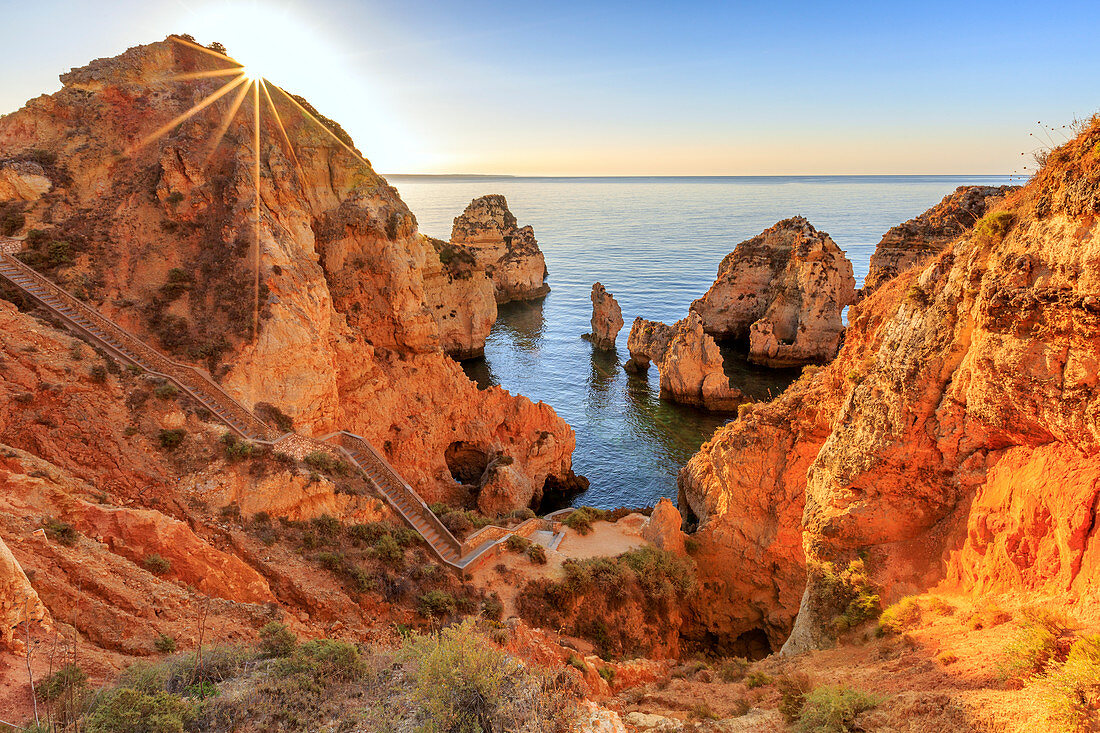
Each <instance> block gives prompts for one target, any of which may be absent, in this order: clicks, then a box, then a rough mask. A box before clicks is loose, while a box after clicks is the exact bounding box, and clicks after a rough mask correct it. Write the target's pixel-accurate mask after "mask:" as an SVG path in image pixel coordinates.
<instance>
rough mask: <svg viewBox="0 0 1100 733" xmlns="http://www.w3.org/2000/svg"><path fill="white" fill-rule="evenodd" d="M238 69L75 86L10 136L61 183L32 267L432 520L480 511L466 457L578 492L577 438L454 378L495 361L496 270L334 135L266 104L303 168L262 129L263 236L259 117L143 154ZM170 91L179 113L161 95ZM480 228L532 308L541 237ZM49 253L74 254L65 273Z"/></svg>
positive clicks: (127, 76)
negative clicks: (56, 247)
mask: <svg viewBox="0 0 1100 733" xmlns="http://www.w3.org/2000/svg"><path fill="white" fill-rule="evenodd" d="M224 65H225V64H224V63H222V62H219V60H218V59H217V58H215V57H213V56H211V55H209V54H206V53H203V52H201V51H197V50H195V49H193V48H191V47H190V46H187V45H186V44H182V43H177V42H173V41H165V42H162V43H156V44H151V45H148V46H140V47H137V48H134V49H131V50H129V51H127V52H126V53H124V54H122V55H121V56H119V57H117V58H113V59H101V60H98V61H96V62H93V63H92V64H90V65H88V66H86V67H84V68H80V69H74V70H73V71H71V72H69V73H67V74H65V75H64V76H63V79H62V81H63V83H64V85H65V86H64V88H63V89H62V90H61V91H59V92H57V93H56V94H53V95H49V96H42V97H39V98H37V99H35V100H33V101H31V102H30V103H28V105H27V106H25V107H24V108H23V109H21V110H19V111H17V112H14V113H12V114H10V115H7V116H5V117H3V118H2V119H0V159H5V160H7V159H11V160H29V159H30V157H31V156H32V155H34V156H39V157H42V156H45V158H43V159H47V158H48V159H50V160H54V161H55V162H54V163H52V164H51V165H50V166H47V167H48V168H49V169H50V170H52V169H54V168H56V169H58V170H64V171H66V177H65V178H64V179H62V178H56V179H54V184H55V188H54V189H53V190H52V191H51V193H50V195H49V196H44V197H42V198H40V199H38V200H36V201H34V202H32V203H28V204H27V205H26V206H25V210H24V212H23V215H24V216H25V217H26V222H27V228H28V229H38V230H41V231H42V232H43V235H41V237H40V238H41V239H42V241H41V242H40V245H41V247H40V251H37V250H35V251H28V252H27V253H25V256H26V257H28V258H31V259H34V261H35V265H36V266H38V267H39V268H40V269H42V270H43V271H44V272H46V273H47V274H49V275H50V276H52V277H54V278H55V279H57V280H58V281H59V282H62V283H64V284H65V285H66V286H67V287H69V288H70V289H72V290H73V291H75V292H78V293H80V294H81V295H82V296H83V297H86V298H87V300H88V302H89V303H90V304H92V305H93V306H95V307H96V308H98V309H99V310H100V311H102V312H104V313H105V314H106V315H108V316H110V317H112V318H114V319H115V320H116V321H118V322H119V323H120V324H121V325H122V326H123V327H125V328H127V329H129V330H131V331H133V332H135V333H137V334H139V335H141V336H143V337H145V338H147V339H148V340H150V341H151V343H153V344H154V345H156V346H159V347H160V348H162V349H164V350H165V351H168V352H169V353H171V354H172V355H173V356H174V357H175V358H176V359H178V360H183V361H189V362H196V363H198V364H199V365H200V366H204V367H206V368H207V369H208V370H209V371H210V372H211V373H212V374H213V375H214V377H215V378H216V379H217V380H219V381H220V382H221V383H222V384H223V386H225V387H226V388H227V389H228V390H229V391H230V392H231V393H233V394H234V396H235V397H237V398H238V399H240V400H241V401H243V402H245V403H246V404H256V403H259V402H267V403H270V404H272V405H275V406H277V407H278V408H279V409H280V410H282V411H283V412H284V413H286V414H287V415H288V416H290V417H291V418H293V420H294V424H295V426H296V428H297V429H299V430H302V431H304V432H312V433H314V434H324V433H327V432H331V431H333V430H336V429H346V430H350V431H352V432H355V433H358V434H360V435H362V436H363V437H365V438H367V439H368V440H370V441H371V442H372V443H373V444H374V445H375V446H376V447H377V448H378V449H379V450H380V451H382V452H383V453H385V455H386V457H387V458H388V459H389V461H390V462H391V463H393V464H394V466H395V467H396V468H397V469H398V471H400V472H401V473H402V475H403V476H404V477H405V478H406V479H407V480H408V481H409V482H410V484H411V485H412V486H413V487H414V488H415V489H416V490H417V491H418V492H420V493H421V495H422V496H423V497H425V499H427V500H428V501H436V500H460V499H461V500H465V499H466V498H467V497H466V494H465V490H464V489H463V488H462V487H461V486H460V485H459V484H458V483H457V482H456V481H454V480H453V478H452V477H451V475H450V473H449V472H448V470H447V466H446V463H445V460H444V453H445V451H446V449H447V446H449V445H450V444H451V443H452V442H454V441H456V440H466V441H469V442H471V443H479V444H484V445H485V446H486V447H487V448H491V449H494V450H496V449H499V450H501V451H503V452H505V453H506V454H507V455H509V456H510V457H511V458H512V459H513V460H514V461H515V463H514V464H513V470H514V471H516V472H518V473H519V474H520V475H521V476H522V478H523V481H524V482H525V484H526V485H529V486H530V487H531V489H530V490H531V493H532V495H537V494H538V493H539V492H540V491H541V487H542V485H543V484H544V483H545V481H546V480H547V478H549V477H551V476H557V477H559V478H565V477H567V476H569V475H570V468H571V453H572V450H573V445H574V441H575V437H574V434H573V431H572V430H571V429H570V428H569V426H568V425H566V424H565V423H564V421H562V420H561V419H560V418H559V417H558V416H557V415H556V414H555V413H554V411H553V410H552V409H550V408H549V407H548V406H546V405H536V404H533V403H531V402H530V401H529V400H527V399H525V398H523V397H520V396H513V395H510V394H508V393H507V392H505V391H503V390H501V389H499V388H493V389H489V390H484V391H479V390H478V389H477V387H476V385H474V384H473V383H472V382H471V381H470V380H469V379H468V378H467V377H466V376H465V374H463V372H462V369H461V368H460V367H459V365H457V364H455V363H454V362H453V360H451V359H449V358H447V356H446V353H451V354H454V355H456V356H459V357H462V356H469V355H473V354H476V353H479V351H480V349H481V348H482V347H483V344H484V336H485V335H486V334H487V332H488V328H489V327H490V325H491V322H492V320H493V317H494V315H493V314H494V311H495V305H494V303H493V301H495V300H496V297H495V296H491V295H490V285H489V283H488V281H487V279H486V277H485V275H484V271H485V270H486V268H485V267H481V266H477V267H474V266H469V263H468V262H466V260H467V259H473V255H472V254H469V253H467V254H466V255H463V254H462V252H463V251H464V249H463V248H462V247H461V246H459V245H443V244H442V243H440V244H439V246H437V244H436V243H434V242H433V241H431V240H429V239H428V238H427V237H425V236H424V235H422V234H421V233H420V232H419V231H418V230H417V226H416V220H415V218H414V217H413V215H412V213H411V212H410V211H409V210H408V208H407V207H406V206H405V204H404V202H402V201H401V199H400V197H399V196H398V194H397V191H396V190H394V189H393V188H392V187H391V186H389V185H388V184H387V182H386V181H385V180H384V179H382V178H381V177H380V176H378V175H377V174H376V173H375V172H374V171H373V170H372V169H371V168H370V166H369V164H368V163H367V162H365V161H364V160H363V159H362V158H360V157H359V156H358V154H357V153H356V152H354V148H353V145H352V144H351V143H350V142H349V141H350V138H347V135H346V133H344V132H343V131H342V130H340V129H339V127H338V126H336V125H335V123H332V122H331V121H323V122H318V121H317V120H315V119H311V118H309V117H307V116H306V115H305V114H303V113H302V112H300V111H299V110H298V108H297V107H296V106H295V105H294V104H293V103H292V102H291V100H290V98H289V97H287V96H286V95H285V94H283V93H282V92H281V91H278V90H275V91H274V92H273V101H274V103H275V106H276V107H277V109H278V112H279V116H280V118H281V120H282V123H283V126H284V127H285V130H286V135H287V139H289V142H290V143H291V144H292V145H293V146H294V155H292V154H291V150H290V149H289V148H288V147H287V144H286V140H284V138H283V133H282V131H281V130H280V129H279V127H278V124H277V122H276V121H275V116H274V115H267V116H266V118H264V121H263V123H262V128H261V145H260V149H259V157H260V160H259V168H260V178H259V195H260V218H259V226H258V228H257V226H256V221H255V207H254V202H255V191H256V181H255V180H254V176H255V167H256V162H257V161H256V159H255V156H254V154H253V148H252V146H250V145H240V144H233V143H232V142H231V141H232V140H246V139H251V135H252V128H251V125H252V121H251V118H250V117H249V116H248V115H243V114H241V115H238V116H237V117H236V118H234V119H233V120H231V121H230V123H229V127H228V130H227V132H226V134H225V135H226V136H225V138H224V139H223V140H222V143H221V144H220V145H218V146H217V147H214V145H213V142H214V137H215V136H216V135H217V134H219V133H220V132H221V131H220V129H219V128H220V126H221V125H222V122H223V119H224V115H223V114H222V111H219V110H218V108H217V107H211V108H207V109H206V110H204V111H203V112H201V113H199V114H196V115H194V116H192V117H190V118H189V119H187V120H186V121H184V122H183V123H181V124H180V125H179V126H178V127H172V128H170V129H169V131H168V132H166V133H165V134H164V135H162V136H161V137H158V138H154V139H152V140H149V141H147V142H145V143H144V144H141V143H142V142H143V140H144V139H145V138H146V136H148V135H149V134H150V133H151V132H153V131H154V130H156V129H157V128H158V127H160V126H162V125H164V124H165V123H167V122H169V121H171V120H172V119H174V118H176V117H177V116H179V115H181V114H182V113H184V112H185V111H187V110H189V109H191V108H192V106H193V105H195V104H197V103H199V102H201V101H202V100H203V99H206V98H207V97H209V96H210V95H211V94H212V93H215V92H216V91H217V90H218V88H219V87H220V85H221V84H223V83H225V81H226V79H225V78H224V77H214V78H209V79H192V80H189V81H186V82H183V81H173V82H166V81H165V79H167V78H169V77H171V76H173V75H176V74H199V73H202V72H204V71H209V70H214V69H217V68H219V66H224ZM163 84H170V85H171V89H172V93H171V94H156V95H153V93H152V92H151V90H152V89H159V88H160V87H159V86H158V85H163ZM74 120H81V121H84V122H81V124H80V125H77V126H74V123H73V122H72V121H74ZM120 150H125V151H127V152H128V155H127V156H121V157H120V156H119V154H118V151H120ZM211 150H213V152H212V153H210V151H211ZM35 151H40V152H35ZM500 205H501V206H503V199H500ZM480 207H481V208H479V205H472V209H471V214H472V215H473V216H472V219H471V221H470V222H469V226H468V227H467V228H465V229H464V228H463V227H458V231H460V232H465V234H464V235H462V236H466V237H467V238H469V239H471V240H476V242H477V243H476V245H475V244H471V246H470V251H471V252H473V251H475V250H476V251H477V252H478V256H479V257H480V256H481V254H482V253H485V254H488V253H489V251H490V250H491V251H492V252H493V253H495V254H494V255H493V256H494V257H495V258H496V259H494V277H498V276H499V277H501V278H503V279H502V280H501V282H502V283H505V284H508V283H511V285H509V286H508V287H509V288H510V289H511V290H509V292H511V291H516V292H518V291H519V290H523V289H524V288H526V285H524V283H526V282H527V281H526V280H524V278H523V277H520V274H522V273H526V272H527V271H528V270H530V272H531V273H534V272H535V271H536V270H537V277H536V275H535V274H531V275H530V279H531V280H532V282H531V283H530V287H529V288H527V289H526V290H524V292H534V291H536V290H538V289H539V288H541V287H542V278H543V276H544V274H545V268H544V266H543V264H542V262H543V260H542V256H541V254H540V253H538V252H537V246H536V245H535V243H534V238H533V236H531V233H530V230H529V229H527V228H524V229H518V228H516V227H515V224H514V218H513V217H511V216H510V215H507V214H505V213H504V211H506V210H498V208H497V207H496V203H495V202H492V201H482V203H481V204H480ZM477 212H480V214H483V215H484V216H483V217H482V218H479V216H480V215H479V214H478V213H477ZM494 217H495V218H494ZM493 232H496V234H493ZM494 237H495V239H494ZM54 241H58V242H66V243H67V244H68V248H67V250H66V251H65V252H64V253H63V254H64V256H61V257H56V256H55V257H54V258H53V259H52V260H51V259H50V256H49V247H50V245H51V243H52V242H54ZM257 241H258V246H259V271H258V274H259V281H260V282H259V306H260V307H259V312H258V314H254V312H253V307H252V305H253V298H252V293H253V289H254V285H255V281H254V278H255V276H256V273H255V272H254V269H253V264H254V262H255V261H256V257H255V252H256V250H255V248H256V246H257ZM493 242H496V244H493ZM524 277H526V275H524ZM534 280H537V282H533V281H534ZM255 315H258V319H257V320H258V332H257V333H256V334H254V333H253V324H254V316H255Z"/></svg>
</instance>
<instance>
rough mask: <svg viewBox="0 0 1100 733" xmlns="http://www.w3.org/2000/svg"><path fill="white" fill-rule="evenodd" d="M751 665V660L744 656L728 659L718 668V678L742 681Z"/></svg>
mask: <svg viewBox="0 0 1100 733" xmlns="http://www.w3.org/2000/svg"><path fill="white" fill-rule="evenodd" d="M750 666H751V665H750V664H749V660H747V659H744V658H743V657H733V658H732V659H727V660H726V661H724V662H722V666H720V667H719V668H718V678H719V679H720V680H722V681H723V682H740V681H741V680H743V679H744V678H745V673H746V672H747V671H748V669H749V667H750Z"/></svg>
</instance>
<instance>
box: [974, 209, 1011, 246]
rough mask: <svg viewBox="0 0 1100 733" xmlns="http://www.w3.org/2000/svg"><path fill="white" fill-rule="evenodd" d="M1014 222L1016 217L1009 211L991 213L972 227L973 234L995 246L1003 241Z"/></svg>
mask: <svg viewBox="0 0 1100 733" xmlns="http://www.w3.org/2000/svg"><path fill="white" fill-rule="evenodd" d="M1015 221H1016V216H1015V214H1013V213H1012V212H1011V211H991V212H990V213H988V214H986V215H985V216H983V217H982V218H981V219H979V220H978V223H977V224H975V225H974V234H975V236H977V237H980V238H983V239H986V240H990V241H992V242H993V243H994V244H996V243H999V242H1000V241H1001V240H1002V239H1004V237H1005V235H1006V234H1008V230H1009V229H1011V228H1012V225H1013V224H1014V223H1015Z"/></svg>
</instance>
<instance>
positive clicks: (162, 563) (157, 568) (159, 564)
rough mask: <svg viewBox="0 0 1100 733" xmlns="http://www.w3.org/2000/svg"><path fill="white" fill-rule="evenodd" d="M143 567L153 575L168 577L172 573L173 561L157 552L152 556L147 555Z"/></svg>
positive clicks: (142, 562)
mask: <svg viewBox="0 0 1100 733" xmlns="http://www.w3.org/2000/svg"><path fill="white" fill-rule="evenodd" d="M141 565H142V567H144V568H145V569H146V570H148V571H149V572H150V573H152V574H153V575H167V574H168V573H170V572H172V561H171V560H169V559H168V558H166V557H163V556H161V555H158V554H157V553H155V552H154V553H153V554H152V555H146V556H145V559H143V560H142V561H141Z"/></svg>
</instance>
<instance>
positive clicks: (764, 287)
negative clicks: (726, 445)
mask: <svg viewBox="0 0 1100 733" xmlns="http://www.w3.org/2000/svg"><path fill="white" fill-rule="evenodd" d="M854 302H855V278H854V276H853V275H852V263H851V262H849V261H848V258H847V257H845V256H844V253H843V252H842V251H841V249H840V248H839V247H838V246H837V245H836V243H835V242H834V241H833V240H832V239H831V238H830V237H829V235H828V234H825V233H824V232H819V231H817V230H816V229H814V228H813V226H812V225H811V224H810V223H809V222H808V221H806V220H805V219H804V218H802V217H794V218H792V219H784V220H783V221H781V222H779V223H777V224H776V225H775V226H773V227H771V228H770V229H766V230H765V231H764V232H762V233H761V234H759V235H757V236H756V237H753V238H752V239H747V240H745V241H744V242H741V243H740V244H738V245H737V247H736V248H735V249H734V250H733V252H731V253H730V254H728V255H726V257H725V258H724V259H723V260H722V264H721V265H719V268H718V277H717V279H716V280H715V281H714V284H713V285H712V286H711V287H710V290H708V291H707V293H706V295H704V296H703V297H702V298H699V299H698V300H696V301H695V302H694V303H692V304H691V310H693V311H694V312H696V313H698V314H699V316H700V317H701V318H702V319H703V327H704V328H705V329H706V331H707V333H709V334H711V335H712V336H714V337H715V338H719V339H747V340H748V341H749V360H750V361H753V362H755V363H757V364H762V365H765V366H776V367H780V366H792V365H798V364H808V363H813V362H825V361H828V360H829V359H831V358H833V356H835V355H836V350H837V346H838V345H839V343H840V334H841V332H842V331H843V330H844V324H843V321H842V320H841V311H842V310H843V309H844V307H845V306H847V305H850V304H852V303H854Z"/></svg>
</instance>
